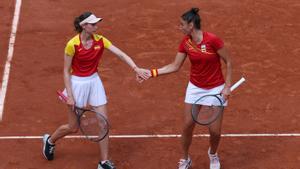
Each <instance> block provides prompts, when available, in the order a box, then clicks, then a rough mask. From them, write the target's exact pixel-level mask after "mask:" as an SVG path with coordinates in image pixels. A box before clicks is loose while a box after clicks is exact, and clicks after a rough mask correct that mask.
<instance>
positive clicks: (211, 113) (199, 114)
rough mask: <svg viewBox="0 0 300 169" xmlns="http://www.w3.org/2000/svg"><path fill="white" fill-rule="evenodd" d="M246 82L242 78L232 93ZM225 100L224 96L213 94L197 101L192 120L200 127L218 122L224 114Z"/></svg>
mask: <svg viewBox="0 0 300 169" xmlns="http://www.w3.org/2000/svg"><path fill="white" fill-rule="evenodd" d="M244 81H245V78H244V77H242V78H241V79H240V80H239V81H238V82H236V83H235V84H234V85H233V86H231V88H230V91H233V90H234V89H236V88H237V87H238V86H240V85H241V84H242V83H243V82H244ZM224 104H225V100H224V98H223V97H222V95H221V94H220V93H219V94H211V95H204V96H202V97H200V98H199V99H198V100H196V101H195V103H193V105H192V118H193V120H194V121H195V122H196V123H198V124H200V125H209V124H211V123H213V122H214V121H216V120H217V119H218V117H219V116H220V115H221V114H222V113H223V110H224Z"/></svg>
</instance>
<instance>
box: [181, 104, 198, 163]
mask: <svg viewBox="0 0 300 169" xmlns="http://www.w3.org/2000/svg"><path fill="white" fill-rule="evenodd" d="M191 111H192V105H191V104H185V112H184V124H183V130H182V136H181V145H182V150H183V158H184V159H188V154H189V148H190V145H191V143H192V137H193V131H194V128H195V122H194V121H193V119H192V116H191Z"/></svg>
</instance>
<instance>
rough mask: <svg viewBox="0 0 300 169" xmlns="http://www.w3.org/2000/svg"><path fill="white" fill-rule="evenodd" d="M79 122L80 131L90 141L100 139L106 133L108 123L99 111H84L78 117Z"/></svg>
mask: <svg viewBox="0 0 300 169" xmlns="http://www.w3.org/2000/svg"><path fill="white" fill-rule="evenodd" d="M79 123H80V129H81V131H82V133H83V134H84V135H85V136H86V137H87V138H88V139H90V140H92V141H100V140H102V139H103V138H104V137H105V136H106V135H107V133H108V129H109V126H108V123H107V121H106V119H105V117H104V116H102V115H100V113H95V112H90V111H86V112H84V114H83V115H82V116H81V117H80V121H79Z"/></svg>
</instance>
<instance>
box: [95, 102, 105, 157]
mask: <svg viewBox="0 0 300 169" xmlns="http://www.w3.org/2000/svg"><path fill="white" fill-rule="evenodd" d="M93 109H94V110H95V111H96V112H99V113H101V114H102V115H104V116H105V117H106V118H107V108H106V105H102V106H97V107H93ZM108 138H109V137H108V135H107V136H106V137H105V138H104V139H103V140H101V141H100V142H99V148H100V154H101V157H100V160H101V161H103V160H108V151H109V140H108Z"/></svg>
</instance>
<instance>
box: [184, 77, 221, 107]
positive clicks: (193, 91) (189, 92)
mask: <svg viewBox="0 0 300 169" xmlns="http://www.w3.org/2000/svg"><path fill="white" fill-rule="evenodd" d="M224 86H225V84H222V85H220V86H217V87H214V88H212V89H203V88H200V87H197V86H195V85H194V84H193V83H191V82H189V84H188V86H187V88H186V94H185V101H184V102H185V103H188V104H194V103H195V102H196V101H197V100H198V99H199V98H200V97H202V96H205V95H212V94H220V93H221V91H222V90H223V88H224ZM211 102H212V100H203V103H197V104H202V105H210V104H213V103H211ZM223 105H224V106H227V101H226V102H225V103H224V104H223Z"/></svg>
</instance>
